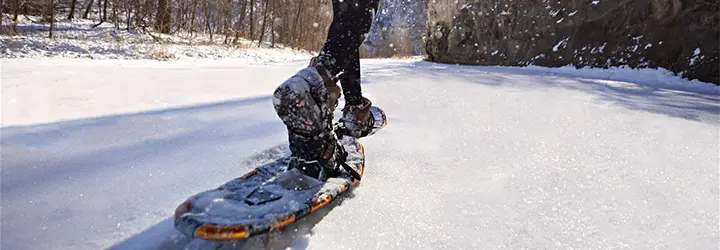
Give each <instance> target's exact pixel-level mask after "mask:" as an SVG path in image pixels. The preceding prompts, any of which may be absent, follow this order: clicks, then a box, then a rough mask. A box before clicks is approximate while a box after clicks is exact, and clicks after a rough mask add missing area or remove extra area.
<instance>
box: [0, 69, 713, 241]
mask: <svg viewBox="0 0 720 250" xmlns="http://www.w3.org/2000/svg"><path fill="white" fill-rule="evenodd" d="M305 61H306V60H305ZM304 63H305V62H304V61H303V62H301V63H294V64H273V65H264V66H263V65H248V63H247V61H242V60H241V61H237V62H236V61H221V62H211V61H202V62H198V61H178V62H160V61H148V60H133V61H125V60H100V61H98V60H91V59H60V58H56V59H3V61H2V72H1V74H2V76H1V81H2V134H1V135H2V136H1V140H0V142H1V143H2V180H1V187H0V188H1V189H0V190H1V191H2V195H1V197H0V198H1V199H2V201H1V202H0V203H1V204H2V223H0V224H1V225H2V227H1V230H2V231H1V232H0V235H1V237H2V239H1V240H0V244H2V245H1V248H2V249H106V248H112V249H183V248H185V247H188V248H201V249H203V248H207V247H209V246H211V245H212V244H209V243H207V242H201V241H190V240H189V239H187V238H186V237H183V236H181V235H180V234H179V233H177V232H176V231H175V230H174V229H173V226H172V219H171V218H172V214H173V212H174V209H175V207H176V206H177V205H179V203H181V202H182V201H183V200H184V199H185V198H187V197H188V196H190V195H192V194H195V193H197V192H200V191H203V190H206V189H209V188H214V187H216V186H217V185H219V184H221V183H224V182H225V181H227V180H229V179H231V178H234V177H236V176H238V175H240V174H243V173H245V172H246V171H248V170H249V169H250V168H251V167H252V165H249V164H247V163H246V162H248V161H255V162H256V161H258V159H257V158H258V157H256V155H257V154H258V153H260V152H263V151H265V150H268V149H273V148H278V147H280V148H282V145H283V144H285V143H286V142H285V140H286V138H287V136H286V134H285V129H284V126H283V125H282V123H281V122H280V120H279V119H278V118H277V117H276V116H275V114H274V111H273V108H272V104H271V98H270V96H271V94H272V91H273V90H274V88H275V87H276V86H277V85H278V84H279V83H281V82H282V81H283V80H285V79H286V78H287V77H289V76H291V75H292V74H293V73H294V72H296V71H297V70H298V69H299V68H300V67H302V66H303V64H304ZM363 70H364V73H363V81H364V85H363V88H364V93H365V94H366V95H367V96H368V97H370V98H371V99H372V100H373V101H374V103H375V104H376V105H378V106H380V107H383V108H384V109H385V111H386V112H387V115H388V119H389V125H388V127H386V128H385V129H384V130H383V131H380V132H379V133H378V134H377V135H375V136H373V137H370V138H365V139H363V142H364V143H365V146H366V150H367V157H368V159H367V160H368V162H367V166H368V168H367V170H366V175H365V177H364V178H363V183H362V185H361V186H360V188H359V189H357V190H355V192H354V193H353V195H352V197H349V198H348V199H346V200H344V201H343V202H342V203H341V204H339V205H337V206H336V207H334V209H332V210H329V211H327V212H326V213H325V214H323V216H322V217H318V218H311V219H310V220H308V221H305V222H304V223H303V224H300V225H301V226H300V227H295V228H292V229H290V230H287V231H285V232H282V233H281V234H277V235H274V236H273V237H272V238H270V239H268V240H267V241H263V242H253V241H251V242H250V243H248V244H249V245H247V244H246V245H245V247H266V246H272V247H275V248H277V249H284V248H286V247H291V248H293V249H303V248H308V249H349V248H352V249H420V248H432V249H445V248H448V249H520V248H540V249H564V248H581V249H586V248H591V249H596V248H603V249H607V248H612V249H658V248H662V249H717V248H718V240H720V236H719V234H718V209H719V208H718V196H719V195H720V191H719V190H718V163H720V159H719V155H718V154H719V149H720V148H719V145H718V144H719V143H718V139H719V133H720V132H719V129H718V125H719V124H720V116H719V115H720V114H719V110H720V94H718V90H719V89H718V87H715V86H713V85H710V84H704V83H699V82H688V81H685V80H681V79H678V78H676V77H671V76H669V75H667V74H665V73H664V72H662V71H654V70H643V71H634V70H574V69H567V68H565V69H547V68H538V67H530V68H509V67H471V66H453V65H441V64H433V63H428V62H422V61H418V60H364V61H363ZM341 105H342V104H341ZM242 245H243V244H239V245H238V246H242ZM225 247H226V248H232V246H231V245H227V246H225Z"/></svg>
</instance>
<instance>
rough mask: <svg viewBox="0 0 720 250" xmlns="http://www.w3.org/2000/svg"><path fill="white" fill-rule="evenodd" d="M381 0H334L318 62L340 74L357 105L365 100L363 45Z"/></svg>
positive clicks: (348, 98)
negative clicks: (361, 72) (361, 49)
mask: <svg viewBox="0 0 720 250" xmlns="http://www.w3.org/2000/svg"><path fill="white" fill-rule="evenodd" d="M378 1H379V0H333V1H332V4H333V21H332V23H331V24H330V29H329V30H328V35H327V41H326V42H325V45H324V46H323V48H322V51H321V52H320V55H319V56H318V61H319V62H320V63H322V64H323V65H324V66H325V68H327V69H328V71H330V74H331V75H333V76H336V75H338V74H340V73H342V74H341V75H339V76H338V78H339V80H340V84H341V86H342V89H343V95H344V96H345V101H346V102H347V103H348V104H353V105H357V104H360V102H361V100H362V89H361V87H360V53H359V49H360V45H362V42H363V41H364V40H365V37H366V36H367V34H368V32H369V31H370V26H371V25H372V21H373V18H374V17H375V14H376V13H377V9H378Z"/></svg>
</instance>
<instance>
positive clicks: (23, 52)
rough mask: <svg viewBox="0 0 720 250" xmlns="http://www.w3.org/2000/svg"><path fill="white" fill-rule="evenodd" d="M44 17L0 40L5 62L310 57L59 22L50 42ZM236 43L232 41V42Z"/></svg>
mask: <svg viewBox="0 0 720 250" xmlns="http://www.w3.org/2000/svg"><path fill="white" fill-rule="evenodd" d="M40 20H42V19H41V18H40V17H35V16H21V17H20V18H19V20H18V34H17V35H15V36H0V57H2V58H48V57H50V58H90V59H153V60H183V61H188V60H195V61H198V60H201V61H202V60H217V59H229V60H235V61H237V60H243V61H245V62H252V63H255V64H258V63H284V62H299V61H307V58H308V57H309V56H310V55H311V54H310V53H309V52H306V51H298V50H293V49H290V48H284V47H282V46H281V45H276V47H275V48H270V44H269V43H263V44H262V46H258V43H257V41H249V40H247V39H242V38H241V39H239V40H238V43H237V44H236V45H230V44H223V42H224V40H225V36H224V35H217V34H216V35H215V36H214V37H213V39H210V36H209V35H208V34H198V33H193V34H192V35H191V34H190V33H188V32H181V33H176V34H173V35H164V34H160V33H156V32H151V33H147V32H144V31H141V30H137V31H136V30H132V31H127V30H125V29H124V24H123V25H121V29H115V26H114V24H112V23H103V24H101V25H99V26H97V27H93V26H95V25H96V24H97V22H98V21H94V20H89V19H73V20H67V19H60V20H59V21H58V22H56V24H55V35H54V36H55V37H54V38H53V39H50V38H48V30H49V27H50V25H49V24H48V23H43V22H41V21H40ZM232 40H233V37H230V41H232Z"/></svg>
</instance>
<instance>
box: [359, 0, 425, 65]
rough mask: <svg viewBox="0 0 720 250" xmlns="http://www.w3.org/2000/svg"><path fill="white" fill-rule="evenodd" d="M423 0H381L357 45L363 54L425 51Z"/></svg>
mask: <svg viewBox="0 0 720 250" xmlns="http://www.w3.org/2000/svg"><path fill="white" fill-rule="evenodd" d="M426 6H427V5H426V0H412V1H406V0H381V1H380V6H379V9H378V13H377V15H376V17H375V20H374V21H373V25H372V27H371V29H370V32H369V34H368V38H367V39H366V40H365V42H364V43H363V46H361V47H360V53H361V56H362V57H392V56H410V55H422V54H424V52H425V51H424V49H423V47H424V41H423V36H424V35H425V33H426V32H427V10H426Z"/></svg>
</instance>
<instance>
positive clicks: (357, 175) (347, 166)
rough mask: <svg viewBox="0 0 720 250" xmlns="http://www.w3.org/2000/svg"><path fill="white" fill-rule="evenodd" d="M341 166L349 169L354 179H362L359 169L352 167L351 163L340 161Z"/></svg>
mask: <svg viewBox="0 0 720 250" xmlns="http://www.w3.org/2000/svg"><path fill="white" fill-rule="evenodd" d="M340 166H343V168H344V169H345V170H347V171H348V172H349V173H350V175H352V177H353V178H354V179H356V180H358V181H359V180H361V177H360V174H359V173H358V172H357V171H355V169H353V168H352V167H350V165H348V164H347V163H345V162H344V161H340Z"/></svg>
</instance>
